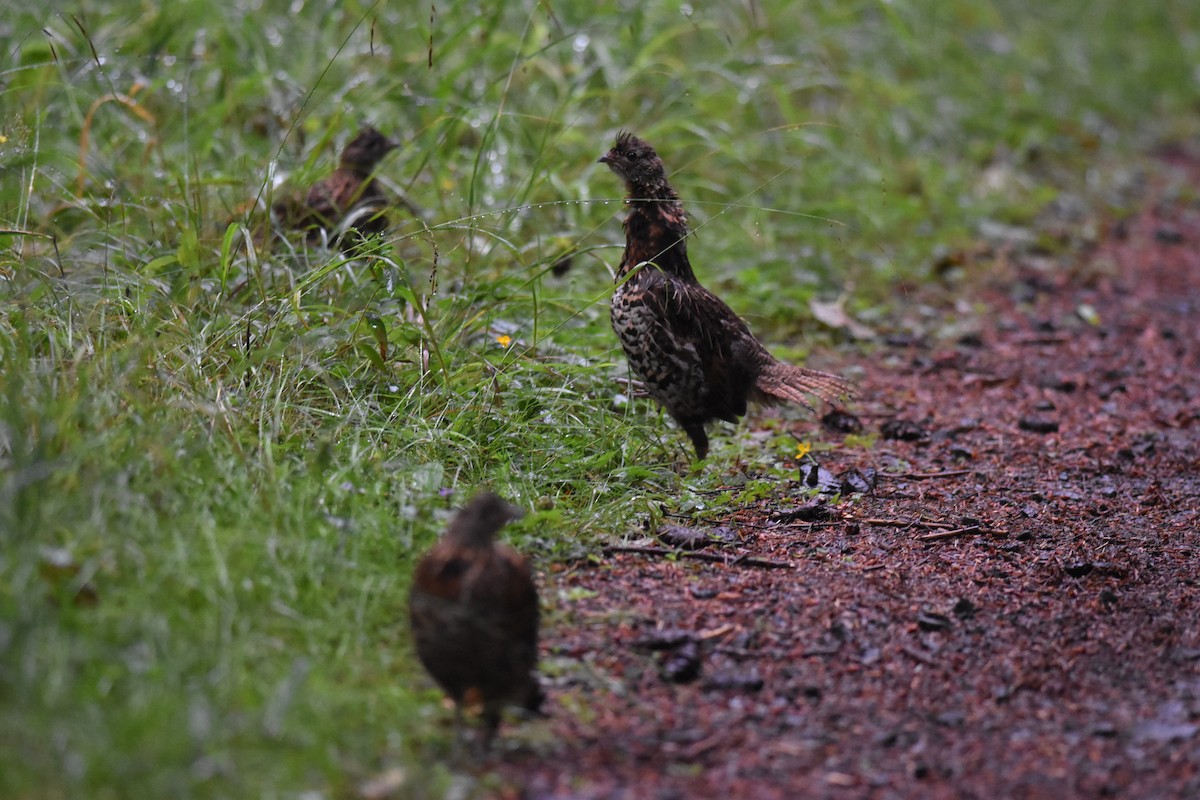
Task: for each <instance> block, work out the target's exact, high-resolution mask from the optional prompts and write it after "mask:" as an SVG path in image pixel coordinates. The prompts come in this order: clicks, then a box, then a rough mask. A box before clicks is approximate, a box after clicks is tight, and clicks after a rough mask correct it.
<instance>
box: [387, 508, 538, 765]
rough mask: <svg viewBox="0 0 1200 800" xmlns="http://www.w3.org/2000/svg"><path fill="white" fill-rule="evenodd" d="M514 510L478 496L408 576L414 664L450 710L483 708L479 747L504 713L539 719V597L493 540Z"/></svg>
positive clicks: (523, 570)
mask: <svg viewBox="0 0 1200 800" xmlns="http://www.w3.org/2000/svg"><path fill="white" fill-rule="evenodd" d="M518 516H520V511H519V509H517V508H515V507H514V506H511V505H509V504H508V503H506V502H504V501H503V500H501V499H500V498H499V497H497V496H496V495H494V494H492V493H491V492H483V493H481V494H479V495H477V496H476V497H475V498H473V499H472V500H471V501H470V502H469V503H467V505H466V506H464V507H463V508H462V509H461V510H460V511H459V512H458V513H457V514H456V515H455V517H454V519H453V520H452V521H451V522H450V527H449V529H448V530H447V531H446V533H445V535H444V536H442V538H441V540H440V541H438V543H437V544H436V545H435V546H434V547H433V549H432V550H430V551H429V553H427V554H426V555H425V557H424V558H422V559H421V561H420V563H419V564H418V565H417V569H416V572H415V573H414V575H413V583H412V591H411V594H410V595H409V615H410V619H411V621H412V631H413V638H414V640H415V642H416V647H417V656H418V657H419V658H420V659H421V663H422V664H424V665H425V668H426V669H427V670H429V673H430V674H431V675H432V676H433V678H434V680H436V681H437V682H438V685H440V686H441V687H442V689H443V690H444V691H445V692H446V694H447V695H449V697H450V699H451V700H453V701H454V704H455V727H456V731H457V729H459V728H460V726H461V718H462V708H463V706H474V705H482V709H483V722H484V739H483V744H484V747H486V746H487V745H488V744H489V743H490V742H491V739H492V737H493V736H494V735H495V732H496V729H497V727H498V726H499V724H500V712H501V710H502V709H503V708H504V706H506V705H516V706H521V707H524V708H525V709H527V710H529V711H531V712H535V713H536V712H537V711H538V710H539V709H540V706H541V703H542V691H541V687H540V686H539V684H538V680H537V676H536V673H535V668H536V666H537V657H538V595H537V589H536V587H535V586H534V584H533V578H532V576H531V575H530V571H529V565H528V563H527V562H526V561H525V559H524V558H523V557H522V556H521V555H520V554H519V553H517V552H516V551H515V550H513V549H512V548H511V547H508V546H507V545H504V544H498V543H496V541H495V538H496V534H497V532H499V530H500V529H501V528H502V527H504V525H505V523H507V522H508V521H509V520H511V519H515V518H516V517H518Z"/></svg>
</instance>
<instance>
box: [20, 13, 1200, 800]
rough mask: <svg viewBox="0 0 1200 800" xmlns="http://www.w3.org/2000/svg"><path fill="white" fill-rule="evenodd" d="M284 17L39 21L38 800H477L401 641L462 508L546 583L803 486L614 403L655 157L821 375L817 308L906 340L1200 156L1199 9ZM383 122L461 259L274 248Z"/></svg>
mask: <svg viewBox="0 0 1200 800" xmlns="http://www.w3.org/2000/svg"><path fill="white" fill-rule="evenodd" d="M239 5H240V7H243V8H244V7H245V5H246V4H239ZM265 5H266V6H267V7H268V8H267V9H266V10H264V11H257V12H253V13H251V12H248V11H244V10H236V9H235V10H230V8H229V6H228V4H225V3H215V2H211V0H197V1H196V2H191V3H175V4H165V6H164V7H163V8H161V9H155V8H154V7H153V6H152V5H146V4H140V3H130V2H117V0H98V1H97V2H92V3H88V4H86V9H85V10H82V11H80V10H76V11H74V12H73V13H72V12H67V11H64V12H63V13H62V14H58V15H53V16H48V17H44V16H43V15H42V14H41V13H40V12H41V9H26V10H20V11H15V10H14V11H11V12H10V13H9V14H8V16H7V18H6V20H5V21H4V22H3V23H2V24H0V48H2V52H4V53H5V54H6V55H7V56H8V58H7V59H6V66H5V67H4V68H3V69H2V70H0V109H2V110H0V135H2V136H3V137H4V138H3V141H2V142H0V229H2V231H0V356H2V358H3V368H2V370H0V396H2V398H3V399H2V401H0V402H2V406H0V469H2V473H0V794H3V795H4V796H5V797H119V796H163V797H168V796H169V797H208V796H214V797H221V796H226V797H247V796H263V797H271V796H282V795H295V794H297V793H298V792H300V791H304V790H311V791H315V792H317V793H318V794H319V795H321V796H331V795H335V794H339V793H342V792H344V791H347V790H349V789H351V788H352V787H353V786H354V785H356V783H357V782H358V781H360V780H361V779H363V778H364V777H367V776H370V775H372V774H375V773H377V772H379V771H381V770H384V769H386V768H388V767H389V766H393V765H400V766H401V767H402V768H403V769H404V770H406V771H407V773H408V775H409V781H408V783H407V784H406V786H407V788H406V790H405V791H406V792H407V793H408V794H409V795H416V796H420V794H421V792H422V791H424V792H425V793H426V794H427V795H428V796H431V797H440V796H443V794H445V793H446V792H450V791H451V790H452V789H453V790H455V791H457V790H461V789H462V788H463V787H464V784H463V783H462V778H461V776H459V777H455V776H454V775H453V770H452V769H451V768H449V767H447V766H443V765H442V763H443V756H445V754H446V752H447V750H448V734H447V728H446V726H445V725H444V724H443V722H444V720H445V718H446V714H445V712H443V711H442V709H441V708H440V706H439V705H438V704H437V695H436V693H435V692H433V691H432V690H431V689H430V686H429V684H428V682H427V680H426V679H424V678H423V677H422V676H421V675H420V673H419V670H418V669H417V668H416V666H415V664H414V660H413V658H412V654H411V650H410V647H409V642H408V636H407V630H406V626H405V624H404V619H405V600H404V597H405V593H406V589H407V582H408V574H409V571H410V569H411V564H412V557H413V554H414V553H417V552H420V551H421V550H422V549H424V548H425V547H426V546H428V544H429V543H430V542H432V541H433V539H434V538H435V537H436V535H437V533H438V531H439V530H441V528H442V527H443V525H444V522H445V519H446V517H447V515H448V513H449V512H450V509H451V508H452V507H454V506H455V505H456V504H458V503H459V502H461V501H462V500H463V499H464V498H465V497H467V496H468V495H469V494H470V493H472V492H473V491H474V489H475V488H476V487H478V486H480V485H483V484H490V485H491V486H493V487H494V488H496V489H497V490H498V491H500V492H501V493H503V494H504V495H506V496H508V497H509V498H511V499H513V500H515V501H517V502H519V503H520V504H521V505H522V506H524V507H525V508H527V509H528V510H529V511H530V512H531V513H530V514H529V515H528V516H527V517H526V518H525V519H524V520H523V521H522V522H520V523H519V524H517V525H515V526H513V527H512V528H511V529H510V530H509V532H508V536H509V537H510V538H512V539H513V540H514V541H516V542H517V543H518V544H520V545H521V546H522V547H524V548H525V549H526V550H528V551H530V552H531V553H533V554H534V556H535V558H536V559H537V560H538V562H539V563H541V564H546V563H549V561H551V560H552V559H555V558H564V557H567V556H571V555H577V554H580V553H586V552H588V551H589V550H590V549H591V548H593V547H594V546H595V543H596V542H597V541H600V540H601V539H603V537H607V536H614V535H615V536H620V535H622V534H623V533H624V532H625V531H627V530H629V529H631V528H632V527H633V526H635V525H637V524H638V523H640V522H641V521H642V520H643V519H645V518H646V517H647V516H651V515H655V514H657V513H659V508H660V504H661V503H663V502H667V503H669V504H673V505H674V506H675V507H681V505H686V506H687V507H688V508H692V507H698V504H697V502H696V501H695V498H696V497H697V495H696V494H695V493H694V490H695V489H697V488H708V487H712V486H714V485H717V484H719V483H720V482H721V481H722V478H723V477H725V476H727V475H728V474H729V473H730V472H732V471H744V472H746V473H748V474H749V475H752V476H755V475H762V474H765V473H769V472H770V471H771V470H772V469H775V468H776V465H778V464H781V463H783V464H786V462H787V459H788V457H789V456H790V455H791V454H792V452H794V443H793V442H791V440H790V439H789V438H788V437H784V436H780V437H776V438H775V439H773V440H771V441H769V442H768V444H767V445H766V447H765V448H764V449H758V448H755V447H747V446H745V445H744V444H739V443H738V440H737V438H736V437H733V436H730V435H727V434H726V435H720V436H718V437H716V440H715V452H714V456H713V457H712V458H710V463H709V465H708V466H707V467H705V469H704V470H703V471H702V472H693V473H691V474H688V475H684V476H682V477H681V476H679V475H677V474H676V472H675V471H674V470H673V469H672V465H673V463H674V462H683V461H685V460H686V455H687V451H686V446H685V444H686V443H685V441H684V437H682V435H680V434H679V432H678V431H676V430H674V429H673V428H671V427H669V425H668V424H667V423H666V422H665V420H664V419H662V418H661V417H660V416H659V415H658V414H657V412H655V411H654V410H653V409H651V408H650V407H649V406H648V405H645V404H643V403H640V402H635V403H632V404H630V403H627V402H625V401H624V400H623V398H622V397H621V391H622V389H621V385H620V384H619V383H618V381H617V380H616V379H617V378H619V377H621V376H622V375H623V369H624V368H623V359H622V358H621V356H620V353H619V351H618V350H617V349H616V343H615V339H614V337H613V336H612V334H611V331H609V329H608V324H607V304H606V297H607V291H608V287H609V285H610V273H609V268H611V266H612V265H613V264H614V262H615V261H616V260H617V258H618V256H619V247H618V246H619V243H620V241H621V233H620V225H619V221H618V215H619V213H620V204H619V199H620V187H619V186H618V185H617V182H616V180H615V179H614V178H613V177H612V176H611V175H610V174H608V172H607V170H605V169H604V168H603V167H601V166H599V165H597V164H596V163H595V161H596V158H597V157H598V156H599V154H600V153H601V152H603V151H604V150H605V149H606V148H607V146H608V143H609V141H610V138H611V136H612V134H613V133H614V132H615V131H616V130H617V129H618V128H621V127H630V128H632V129H634V130H635V131H637V132H638V133H639V134H641V135H643V136H645V137H646V138H648V139H650V140H651V141H652V142H653V143H655V144H657V145H658V147H659V149H660V151H661V152H662V153H663V154H664V155H665V157H666V160H667V163H668V167H669V168H670V169H672V170H673V171H674V172H675V175H674V180H675V183H676V186H677V188H678V189H679V190H680V192H681V194H682V195H683V196H684V198H685V201H686V202H687V204H688V207H689V209H690V211H691V212H692V215H693V224H694V226H695V227H696V228H697V234H696V240H695V242H694V243H693V244H692V246H691V251H692V253H693V258H694V261H695V264H696V267H697V270H698V271H699V273H700V275H701V277H702V279H704V280H705V281H706V282H707V283H708V284H709V285H710V286H712V287H714V288H716V289H718V290H719V291H721V292H722V293H724V294H725V295H726V297H727V298H728V299H729V301H730V302H731V304H732V305H733V306H734V307H735V308H738V309H741V310H743V311H744V312H745V313H746V315H747V316H748V317H749V318H750V319H751V321H752V323H753V324H754V327H755V328H756V329H757V330H758V331H759V332H760V333H761V334H762V335H763V337H764V338H766V339H767V340H768V341H770V342H771V343H772V345H773V346H774V347H775V348H776V349H777V350H778V351H779V352H784V353H787V354H789V355H793V356H796V357H803V356H804V355H805V353H806V352H807V351H808V349H809V347H810V346H811V345H812V344H813V343H816V344H817V345H818V346H822V347H823V346H827V345H830V344H831V343H832V342H833V340H834V338H835V337H833V336H832V335H830V334H829V333H828V332H822V331H821V330H819V329H818V327H817V326H816V324H815V323H814V322H813V321H812V319H811V317H810V315H809V314H808V312H807V302H808V300H809V299H810V298H812V297H815V296H823V297H832V296H834V295H836V294H838V293H839V292H842V291H849V294H850V306H851V308H853V309H855V310H857V311H859V312H861V313H868V314H871V313H875V314H878V313H886V309H887V307H888V306H887V303H888V302H889V298H890V296H891V294H892V293H893V291H894V290H895V287H896V286H898V285H902V284H904V283H910V282H919V281H922V280H925V279H927V277H928V274H929V271H930V265H931V264H932V262H933V260H934V259H935V257H936V254H937V253H938V252H939V249H944V248H954V247H958V246H963V245H965V244H967V243H969V242H971V241H972V240H973V239H974V238H975V237H976V236H977V235H978V226H979V223H980V221H981V220H988V219H991V220H997V221H1002V222H1005V223H1008V224H1017V225H1025V224H1029V223H1030V221H1031V220H1033V219H1034V217H1035V215H1036V214H1037V213H1038V212H1039V211H1040V210H1041V209H1042V208H1043V207H1044V206H1045V204H1046V203H1047V202H1048V201H1049V200H1051V199H1053V198H1054V197H1055V196H1056V195H1057V194H1058V193H1060V192H1084V191H1086V190H1087V187H1088V186H1089V181H1090V180H1091V176H1092V173H1093V171H1094V170H1096V169H1099V168H1103V167H1104V165H1106V164H1111V163H1113V162H1114V161H1115V160H1119V159H1121V158H1122V157H1124V156H1125V155H1127V154H1128V153H1129V152H1131V151H1136V149H1137V148H1139V147H1142V146H1144V145H1146V144H1147V143H1151V142H1154V141H1157V140H1160V139H1162V138H1167V137H1171V136H1176V135H1184V134H1187V133H1194V130H1195V118H1194V108H1192V109H1189V105H1188V104H1189V103H1194V98H1195V96H1196V82H1197V76H1196V73H1195V71H1194V69H1195V67H1194V65H1195V64H1196V63H1198V62H1200V42H1198V40H1197V39H1196V37H1195V34H1194V31H1196V30H1198V29H1200V12H1197V11H1196V10H1195V9H1194V4H1192V3H1184V2H1177V3H1168V2H1164V3H1157V4H1133V3H1125V2H1119V1H1118V0H1105V1H1104V2H1088V3H1085V2H1081V1H1080V2H1064V3H1031V2H1016V0H1013V1H1012V2H993V3H991V4H981V3H975V2H965V0H960V1H959V2H950V3H933V2H929V3H902V2H896V3H865V2H864V3H851V4H847V3H803V4H801V3H794V2H791V0H763V2H758V3H752V4H697V5H696V6H695V7H694V8H692V7H687V6H675V5H673V4H645V3H642V4H635V3H620V4H604V5H603V6H602V7H601V8H600V9H599V10H596V9H594V8H593V7H592V4H587V3H579V4H570V6H569V7H560V6H561V5H562V4H547V3H534V2H524V3H519V4H518V3H512V4H503V3H496V4H491V5H490V6H487V7H481V6H479V5H478V4H472V3H462V2H458V1H457V0H450V1H449V2H439V3H436V4H435V6H433V7H432V8H433V9H435V11H434V16H433V20H432V23H431V21H430V13H431V7H430V6H421V5H419V4H399V3H393V4H385V3H379V4H376V5H368V4H362V3H333V2H324V3H306V4H288V3H279V2H268V3H266V4H265ZM681 9H682V10H681ZM1189 31H1190V32H1191V33H1189ZM431 41H432V48H431V47H430V43H431ZM431 62H432V66H431V65H430V64H431ZM1189 113H1192V114H1193V116H1189ZM364 120H365V121H370V122H372V123H374V124H375V125H377V126H378V127H380V128H381V129H383V130H385V131H386V132H389V133H391V134H394V135H397V136H398V137H399V138H400V139H401V140H402V142H403V145H402V147H401V148H400V150H399V151H398V153H397V154H395V155H393V156H392V157H390V158H389V160H388V161H387V162H385V164H384V167H383V171H382V172H383V177H384V179H385V181H386V182H387V184H388V185H389V186H390V188H391V190H392V191H394V192H399V191H403V192H405V193H406V194H407V195H408V196H409V197H411V198H412V199H413V200H414V201H415V202H417V203H418V204H419V205H420V206H421V207H422V208H423V209H425V219H424V220H423V222H418V221H416V220H413V219H412V218H410V217H409V216H407V215H406V214H404V213H403V212H397V213H396V216H395V218H396V226H395V228H394V230H393V232H392V233H391V234H390V235H389V236H388V237H387V238H386V239H385V240H383V241H380V242H376V243H373V244H371V245H369V246H367V247H366V248H364V249H363V250H362V251H360V252H359V253H356V254H354V257H353V258H350V259H347V258H345V257H343V256H341V255H340V254H335V253H332V252H330V251H326V250H324V249H321V248H305V247H303V246H302V244H301V243H300V242H299V241H298V240H295V239H292V240H280V239H272V238H270V237H267V238H265V239H264V238H263V237H262V236H261V235H260V234H261V232H262V229H263V225H264V223H263V209H265V208H266V207H267V205H269V203H270V202H271V201H272V199H274V198H275V197H276V196H277V195H278V194H279V193H281V192H286V191H289V190H290V188H291V187H294V186H296V185H300V184H303V183H305V182H307V181H309V180H312V179H313V178H316V177H318V176H319V175H320V174H321V173H322V172H323V171H325V170H327V169H328V168H329V166H330V163H331V160H332V159H333V157H334V155H335V152H336V148H337V147H338V146H340V144H341V143H343V142H344V141H345V140H346V138H347V136H348V135H349V134H350V133H351V132H352V130H353V129H354V127H355V126H356V125H357V124H358V123H359V122H360V121H364ZM996 165H1001V166H1003V167H1004V168H1005V170H1006V174H1007V175H1008V176H1009V178H1010V179H1009V180H1007V181H1005V182H1004V183H1003V184H1002V185H1001V186H1000V187H999V188H996V187H995V186H991V188H988V187H989V186H990V184H987V185H985V183H984V182H983V181H982V178H981V176H982V175H983V174H984V171H985V170H987V169H988V168H989V167H995V166H996ZM565 253H575V259H574V267H573V270H572V271H571V272H570V273H569V274H568V275H567V276H565V277H563V278H555V277H552V276H551V275H549V269H550V267H551V265H553V264H554V263H555V261H557V260H558V259H559V257H561V256H562V255H563V254H565ZM878 309H884V311H883V312H880V311H879V310H878ZM502 335H506V336H509V337H511V341H510V342H509V344H508V345H507V346H505V345H503V344H501V342H500V341H499V338H500V337H501V336H502ZM756 485H757V484H756ZM681 498H682V499H681ZM547 599H548V601H550V602H551V603H552V602H553V601H554V598H547ZM549 613H550V618H551V619H553V610H552V609H551V610H550V612H549ZM470 785H471V784H470V783H467V784H465V786H466V787H467V789H468V790H469V788H470Z"/></svg>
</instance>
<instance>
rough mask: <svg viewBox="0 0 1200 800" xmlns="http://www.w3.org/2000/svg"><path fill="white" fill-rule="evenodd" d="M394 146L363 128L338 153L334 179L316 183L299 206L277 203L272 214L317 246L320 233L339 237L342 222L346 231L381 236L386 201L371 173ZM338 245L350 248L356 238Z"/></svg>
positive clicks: (344, 239) (332, 177)
mask: <svg viewBox="0 0 1200 800" xmlns="http://www.w3.org/2000/svg"><path fill="white" fill-rule="evenodd" d="M396 147H397V144H396V142H394V141H393V140H391V139H389V138H387V137H386V136H384V135H383V134H382V133H380V132H379V131H377V130H375V128H373V127H371V126H370V125H367V126H365V127H363V128H362V129H361V130H359V132H358V134H357V135H356V136H355V137H354V138H353V139H351V140H350V143H349V144H348V145H346V148H345V149H344V150H343V151H342V156H341V159H339V161H338V167H337V169H336V170H334V171H333V174H331V175H330V176H329V177H328V178H325V179H324V180H322V181H319V182H317V183H316V184H314V185H313V187H312V188H311V189H309V191H308V196H307V197H306V198H305V200H304V202H303V203H296V202H295V201H293V202H290V203H289V202H288V201H286V200H284V201H280V202H278V203H276V204H275V206H274V210H275V214H276V215H277V216H278V217H280V219H281V220H282V222H283V223H284V224H285V225H287V226H288V227H291V228H297V229H300V230H305V231H307V232H308V237H307V238H308V241H310V242H319V241H321V237H322V231H325V232H326V235H327V236H329V237H330V238H332V237H334V236H335V234H338V233H342V232H341V231H340V230H339V228H341V227H342V226H343V223H344V227H345V229H346V232H349V231H350V230H354V231H357V232H358V233H359V234H361V235H371V234H375V233H382V232H383V231H385V230H386V229H387V226H388V220H387V215H386V214H385V213H384V210H385V209H386V208H387V206H388V198H387V195H385V194H384V193H383V190H382V189H380V188H379V186H378V185H377V184H376V182H375V178H374V174H375V168H376V167H377V166H379V162H380V161H382V160H383V158H384V156H386V155H387V154H388V153H390V152H392V151H393V150H395V149H396ZM342 241H343V243H344V245H345V246H347V247H348V246H350V245H353V244H354V243H355V242H356V241H357V238H356V237H353V236H343V237H342Z"/></svg>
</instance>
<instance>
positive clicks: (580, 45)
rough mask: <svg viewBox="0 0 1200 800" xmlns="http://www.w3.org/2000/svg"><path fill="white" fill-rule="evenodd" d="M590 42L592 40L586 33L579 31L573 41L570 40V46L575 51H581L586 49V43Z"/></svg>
mask: <svg viewBox="0 0 1200 800" xmlns="http://www.w3.org/2000/svg"><path fill="white" fill-rule="evenodd" d="M591 43H592V40H591V39H590V38H589V37H588V35H587V34H585V33H581V34H579V35H578V36H576V37H575V41H573V42H571V48H572V49H573V50H574V51H575V52H576V53H582V52H583V51H584V50H587V49H588V45H589V44H591Z"/></svg>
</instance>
